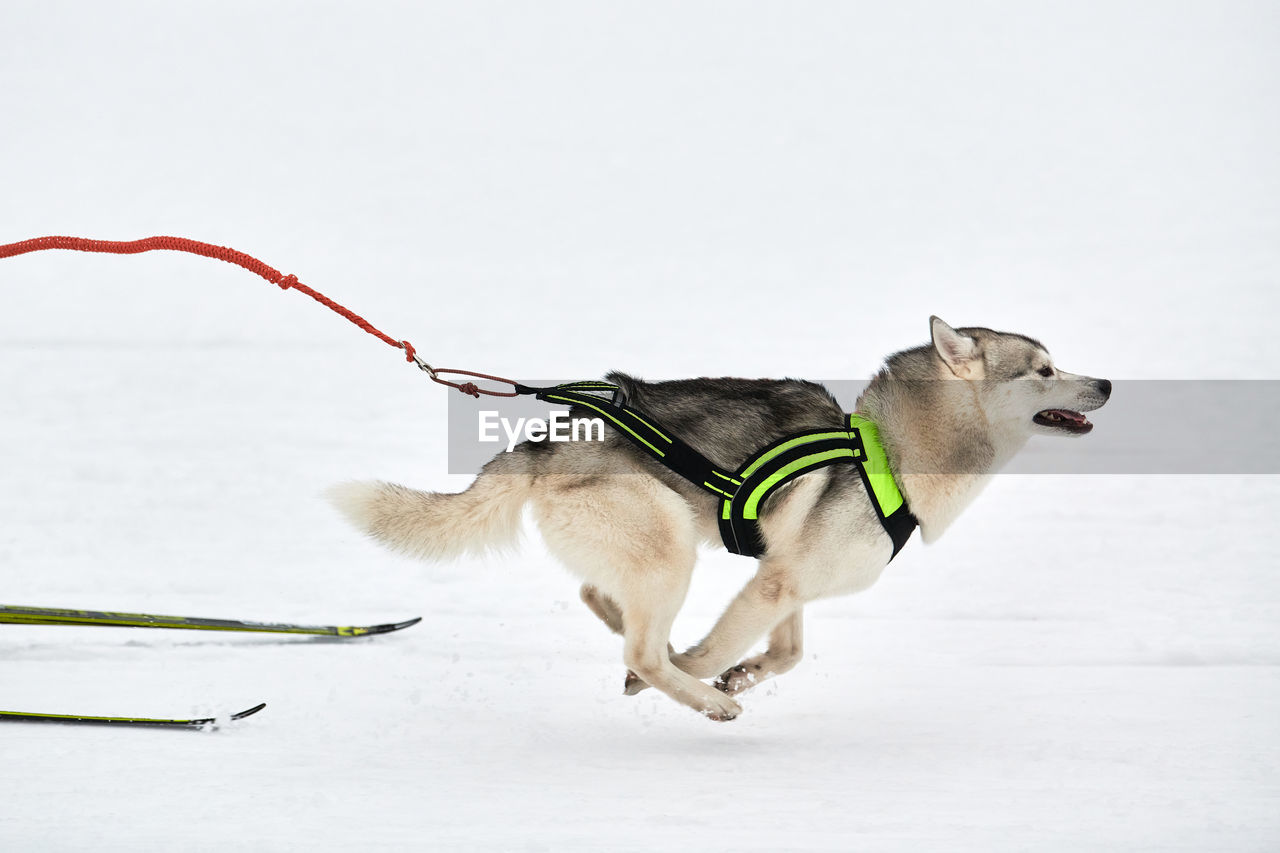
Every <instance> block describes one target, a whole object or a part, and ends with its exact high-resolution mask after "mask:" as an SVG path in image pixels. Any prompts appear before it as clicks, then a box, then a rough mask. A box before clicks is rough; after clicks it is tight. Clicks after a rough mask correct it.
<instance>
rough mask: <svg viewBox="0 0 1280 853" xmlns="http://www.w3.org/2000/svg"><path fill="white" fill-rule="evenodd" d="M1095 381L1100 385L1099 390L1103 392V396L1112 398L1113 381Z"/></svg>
mask: <svg viewBox="0 0 1280 853" xmlns="http://www.w3.org/2000/svg"><path fill="white" fill-rule="evenodd" d="M1095 381H1096V382H1097V383H1098V390H1099V391H1101V392H1102V396H1104V397H1110V396H1111V380H1110V379H1097V380H1095Z"/></svg>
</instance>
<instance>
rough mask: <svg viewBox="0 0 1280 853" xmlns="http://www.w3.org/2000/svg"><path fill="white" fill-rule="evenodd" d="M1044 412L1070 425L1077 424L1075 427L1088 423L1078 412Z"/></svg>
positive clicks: (1052, 410) (1059, 410)
mask: <svg viewBox="0 0 1280 853" xmlns="http://www.w3.org/2000/svg"><path fill="white" fill-rule="evenodd" d="M1046 412H1047V413H1048V414H1053V415H1057V416H1058V417H1060V418H1062V419H1063V420H1064V421H1070V422H1071V423H1073V424H1077V425H1080V424H1085V423H1088V421H1089V419H1088V418H1086V417H1085V416H1084V415H1082V414H1080V413H1079V412H1073V411H1071V410H1070V409H1047V410H1046Z"/></svg>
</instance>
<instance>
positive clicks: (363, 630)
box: [0, 604, 422, 637]
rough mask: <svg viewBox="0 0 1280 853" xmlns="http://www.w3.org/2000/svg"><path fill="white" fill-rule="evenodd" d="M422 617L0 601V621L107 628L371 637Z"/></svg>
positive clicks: (400, 627) (395, 629)
mask: <svg viewBox="0 0 1280 853" xmlns="http://www.w3.org/2000/svg"><path fill="white" fill-rule="evenodd" d="M421 621H422V617H421V616H417V617H414V618H413V619H406V620H404V621H403V622H388V623H386V624H383V625H300V624H295V623H290V622H251V621H246V620H241V619H208V618H204V617H200V616H159V615H156V614H154V613H115V612H111V611H105V610H71V609H65V608H57V607H22V606H19V605H12V604H0V624H10V625H81V626H92V627H105V628H175V629H185V630H192V631H240V632H247V633H260V634H308V635H312V636H321V637H367V636H370V635H372V634H389V633H391V632H392V631H400V630H403V629H404V628H408V627H409V626H411V625H417V624H418V623H419V622H421Z"/></svg>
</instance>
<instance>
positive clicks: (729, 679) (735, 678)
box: [713, 664, 761, 696]
mask: <svg viewBox="0 0 1280 853" xmlns="http://www.w3.org/2000/svg"><path fill="white" fill-rule="evenodd" d="M760 680H761V679H760V677H759V676H758V675H757V674H756V673H755V672H754V671H752V670H749V669H747V668H746V667H745V666H743V665H742V664H739V665H737V666H735V667H733V668H732V669H729V670H726V671H725V672H722V673H721V674H720V677H719V678H717V679H716V681H715V684H714V685H713V686H714V687H715V688H716V689H717V690H719V691H720V692H721V693H727V694H728V695H730V696H736V695H737V694H739V693H742V692H744V691H747V690H750V689H751V688H752V687H755V686H756V685H757V684H759V683H760Z"/></svg>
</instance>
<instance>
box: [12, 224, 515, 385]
mask: <svg viewBox="0 0 1280 853" xmlns="http://www.w3.org/2000/svg"><path fill="white" fill-rule="evenodd" d="M45 249H70V250H73V251H77V252H106V253H108V254H113V255H136V254H138V253H140V252H153V251H156V250H163V251H168V252H188V253H189V254H192V255H201V256H203V257H206V258H215V259H217V260H219V261H226V262H227V263H229V264H235V265H236V266H238V267H242V268H244V269H247V270H248V271H249V272H251V273H253V274H254V275H257V276H261V277H262V278H265V279H266V280H267V281H269V282H271V283H272V284H274V285H276V286H277V287H279V288H280V289H281V290H290V289H292V290H297V291H300V292H302V293H305V294H306V295H307V296H310V297H311V298H312V299H314V300H315V301H316V302H319V303H320V304H321V305H323V306H324V307H326V308H328V309H329V310H330V311H334V312H336V313H338V314H341V315H342V316H343V317H345V318H347V319H348V320H350V321H351V322H352V323H355V324H356V325H357V326H359V327H360V328H362V329H364V330H365V331H366V332H368V333H369V334H371V335H373V336H374V337H376V338H378V339H379V340H381V341H383V342H384V343H386V344H388V345H390V346H393V347H395V348H396V349H400V350H404V354H405V361H408V362H411V363H415V364H417V365H418V367H420V368H422V369H423V370H424V371H425V372H426V373H427V375H429V376H430V377H431V378H432V380H434V381H435V382H439V383H440V384H441V385H448V386H449V387H451V388H457V389H458V390H459V391H462V392H463V393H464V394H470V395H472V396H473V397H479V396H480V395H481V394H488V395H490V396H494V397H514V396H516V393H515V392H504V391H490V390H487V389H482V388H477V387H476V385H475V383H474V382H464V383H461V384H459V383H456V382H449V381H448V380H445V379H440V378H439V377H438V376H437V374H439V373H451V374H461V375H465V376H474V377H477V378H480V379H491V380H494V381H497V382H506V383H509V384H511V385H513V386H514V385H515V384H516V383H514V382H512V381H511V380H510V379H503V378H502V377H499V376H490V375H488V374H485V373H473V372H471V371H469V370H450V369H446V368H433V367H432V366H431V365H429V364H427V363H426V362H425V361H423V360H422V359H420V358H418V357H417V351H416V350H415V349H414V347H413V344H411V343H409V342H408V341H398V340H396V339H395V338H393V337H391V336H390V335H388V334H386V333H384V332H382V331H380V330H379V329H377V328H376V327H375V326H374V325H373V324H372V323H370V322H369V321H368V320H366V319H365V318H363V317H361V316H360V315H359V314H357V313H355V312H354V311H352V310H350V309H348V308H345V307H343V306H342V305H339V304H338V303H337V302H334V301H333V300H332V299H330V298H329V297H327V296H325V295H324V294H323V293H320V292H319V291H316V290H313V289H311V288H310V287H307V286H306V285H305V284H303V283H302V282H300V281H298V277H297V276H296V275H292V274H291V275H285V274H284V273H282V272H280V270H278V269H276V268H275V267H273V266H270V265H268V264H264V263H263V262H262V261H260V260H258V259H257V258H255V257H253V256H252V255H246V254H245V253H244V252H238V251H236V250H235V249H230V248H228V247H226V246H215V245H213V244H212V243H201V242H200V241H199V240H189V239H187V238H186V237H144V238H143V239H141V240H86V239H84V238H83V237H35V238H33V239H31V240H22V241H20V242H18V243H7V244H5V245H2V246H0V259H3V258H12V257H14V256H16V255H25V254H26V253H27V252H40V251H43V250H45Z"/></svg>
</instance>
